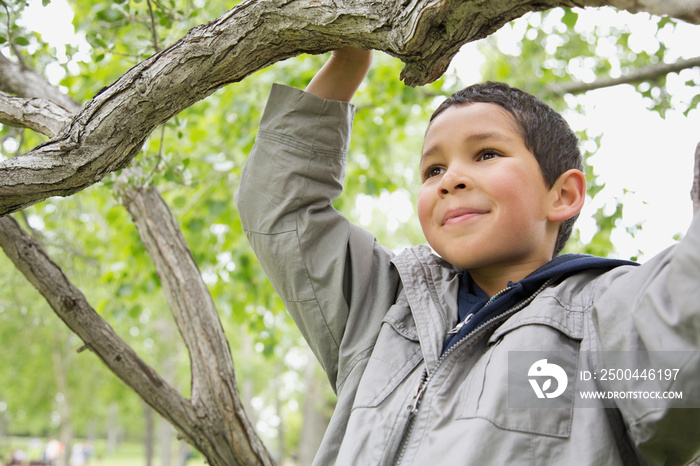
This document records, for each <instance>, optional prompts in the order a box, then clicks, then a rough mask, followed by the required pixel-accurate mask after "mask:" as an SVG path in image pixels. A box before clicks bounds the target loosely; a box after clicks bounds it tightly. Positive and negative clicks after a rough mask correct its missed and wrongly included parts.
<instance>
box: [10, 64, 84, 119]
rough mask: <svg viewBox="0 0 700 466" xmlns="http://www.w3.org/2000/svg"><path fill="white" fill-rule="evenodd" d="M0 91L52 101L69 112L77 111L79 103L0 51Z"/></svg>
mask: <svg viewBox="0 0 700 466" xmlns="http://www.w3.org/2000/svg"><path fill="white" fill-rule="evenodd" d="M0 91H4V92H6V93H8V94H12V95H16V96H18V97H25V98H27V99H34V98H38V99H43V100H48V101H50V102H53V103H54V104H56V105H58V106H59V107H62V108H63V109H65V110H66V111H68V112H69V113H77V112H78V110H80V104H78V102H76V101H75V100H73V99H72V98H71V97H69V96H67V95H66V94H64V93H63V92H61V91H60V90H58V88H56V87H55V86H52V85H51V84H49V82H48V81H46V79H44V78H43V77H42V76H41V75H39V74H38V73H36V72H35V71H32V70H29V69H27V68H25V67H22V66H21V65H20V64H19V63H14V62H12V61H10V60H8V59H7V58H6V57H5V56H4V55H3V54H1V53H0Z"/></svg>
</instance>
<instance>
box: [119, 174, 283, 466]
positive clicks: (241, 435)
mask: <svg viewBox="0 0 700 466" xmlns="http://www.w3.org/2000/svg"><path fill="white" fill-rule="evenodd" d="M129 177H134V178H136V180H131V181H130V180H129V179H128V178H129ZM139 178H141V179H142V178H143V173H142V172H141V171H140V170H138V172H137V171H136V170H131V169H130V170H125V172H124V173H123V174H122V176H120V180H119V183H118V185H119V187H118V195H119V196H120V197H121V199H122V202H123V204H124V205H125V206H126V208H127V210H128V211H129V213H130V214H131V216H132V218H133V219H134V223H135V224H136V227H137V229H138V231H139V235H140V236H141V240H142V241H143V244H144V246H145V247H146V250H147V251H148V253H149V255H150V256H151V258H152V259H153V262H154V264H155V267H156V272H157V273H158V276H159V277H160V280H161V283H162V285H163V289H164V291H165V295H166V297H167V300H168V304H169V305H170V309H171V310H172V313H173V316H174V317H175V322H176V324H177V327H178V329H179V330H180V334H181V335H182V338H183V340H184V341H185V344H186V346H187V349H188V350H189V355H190V361H191V364H190V365H191V368H192V395H191V401H192V405H193V407H194V409H195V411H196V413H197V416H198V417H199V419H201V420H202V421H201V422H200V426H199V428H200V429H201V430H202V431H203V432H204V433H206V434H207V435H205V436H204V437H203V438H201V439H199V440H200V442H202V443H198V444H197V447H198V448H199V449H200V450H201V451H202V452H203V453H204V454H205V456H206V457H207V458H208V459H209V460H210V461H211V460H212V459H214V458H216V457H217V456H218V458H219V460H218V464H222V465H229V464H237V463H236V461H242V460H243V462H244V464H266V465H271V464H274V460H273V459H272V457H271V456H270V454H269V453H268V451H267V450H266V449H265V447H264V445H263V443H262V441H260V439H259V438H258V436H257V434H256V433H255V429H254V428H253V426H252V425H251V423H250V422H249V420H248V418H247V416H246V414H245V411H244V409H243V406H242V404H241V402H240V399H239V397H238V388H237V386H236V376H235V374H234V370H233V359H232V358H231V352H230V349H229V345H228V340H227V339H226V335H225V334H224V329H223V327H222V326H221V321H220V320H219V314H218V313H217V311H216V307H215V306H214V301H213V299H212V297H211V295H210V294H209V290H208V289H207V287H206V284H205V283H204V281H203V280H202V277H201V274H200V272H199V269H198V268H197V264H196V263H195V261H194V257H193V256H192V253H191V251H190V249H189V247H188V246H187V243H186V241H185V238H184V237H183V236H182V232H181V231H180V227H179V226H178V223H177V221H176V220H175V218H174V217H173V215H172V213H171V212H170V209H169V208H168V206H167V204H166V203H165V200H164V199H163V198H162V197H161V195H160V194H159V193H158V191H157V190H156V189H155V188H153V187H150V188H136V187H134V186H135V185H137V184H140V179H139ZM135 181H136V182H135ZM222 437H223V438H229V439H231V441H230V442H228V445H230V446H233V448H234V450H231V451H228V452H224V451H223V448H222V445H221V444H219V443H216V439H220V438H222ZM227 453H228V456H227V455H226V454H227Z"/></svg>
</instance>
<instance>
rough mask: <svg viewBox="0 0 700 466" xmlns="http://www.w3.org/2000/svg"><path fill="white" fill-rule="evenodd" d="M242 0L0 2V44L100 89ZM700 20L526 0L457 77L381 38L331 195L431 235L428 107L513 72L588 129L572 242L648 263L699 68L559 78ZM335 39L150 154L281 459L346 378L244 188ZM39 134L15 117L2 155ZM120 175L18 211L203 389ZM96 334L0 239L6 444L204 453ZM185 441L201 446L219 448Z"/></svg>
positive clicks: (69, 84) (690, 44) (633, 61)
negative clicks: (277, 114) (252, 160)
mask: <svg viewBox="0 0 700 466" xmlns="http://www.w3.org/2000/svg"><path fill="white" fill-rule="evenodd" d="M221 3H224V2H221ZM226 3H227V4H226V5H222V4H220V3H219V2H208V3H205V2H204V1H196V0H168V1H158V0H153V1H152V2H151V1H148V0H141V1H136V0H131V1H126V0H123V1H114V2H106V1H90V0H69V1H66V0H51V1H47V0H44V1H43V2H42V1H41V0H33V1H29V2H26V1H22V0H20V1H18V2H14V3H13V4H9V3H8V2H4V1H3V2H0V40H1V41H2V43H1V44H0V53H2V54H3V55H4V56H5V57H7V58H9V59H11V60H18V58H17V57H18V56H19V57H21V59H22V60H23V61H24V62H26V64H27V66H30V67H31V68H33V69H35V70H37V71H39V72H41V73H42V74H43V75H44V76H45V77H46V78H47V79H48V80H49V81H50V82H51V83H52V84H54V85H56V86H59V87H60V88H61V89H62V90H64V92H66V93H67V94H69V95H71V96H72V97H74V98H75V99H76V100H77V101H78V102H80V103H84V102H87V101H88V100H89V99H90V98H91V97H92V96H94V95H95V94H96V93H98V92H99V90H100V89H101V88H102V87H104V86H106V85H109V84H111V83H112V82H113V81H114V80H116V79H117V78H118V77H119V76H121V75H122V74H123V73H124V72H126V71H127V70H128V69H129V68H131V67H132V66H134V65H136V64H137V63H139V62H140V61H141V60H143V59H145V58H146V57H148V56H149V55H151V54H152V53H153V52H154V50H155V49H156V48H157V47H163V46H167V44H169V43H170V42H172V41H174V40H176V39H178V38H179V37H181V36H182V35H183V34H184V33H185V32H186V31H187V30H188V29H190V28H191V27H194V26H196V25H197V24H200V23H203V22H207V21H210V20H213V19H215V18H216V17H218V16H220V15H221V14H223V13H224V12H225V11H226V9H227V8H230V7H232V6H233V4H235V2H226ZM149 7H151V8H152V9H153V15H154V16H153V18H151V15H150V11H149ZM152 19H153V20H152ZM699 33H700V27H699V26H694V25H689V24H687V23H683V22H682V21H674V20H670V19H668V18H659V17H654V16H650V15H648V14H643V13H642V14H636V15H632V14H629V13H621V12H617V11H615V10H612V9H609V8H604V9H599V10H585V11H584V10H563V9H556V10H551V11H548V12H544V13H531V14H527V15H526V16H525V17H523V18H521V19H519V20H517V21H514V22H513V23H510V24H508V25H506V26H504V27H503V28H502V29H501V30H500V31H499V32H497V33H496V34H494V35H492V36H490V37H488V38H486V39H483V40H481V41H478V42H476V43H472V44H468V45H466V46H465V47H464V48H463V50H462V52H461V53H460V54H459V55H458V56H457V57H456V58H455V59H454V61H453V65H452V67H451V68H450V70H449V71H448V72H447V74H445V76H443V77H442V78H441V79H439V80H438V81H436V82H435V83H433V84H430V85H427V86H424V87H420V88H415V89H414V88H408V87H406V86H404V85H403V84H402V83H400V82H399V80H398V75H399V72H400V69H401V67H402V64H401V63H400V62H399V61H398V60H396V59H394V58H391V57H389V56H387V55H384V54H376V55H375V64H374V66H373V69H372V70H371V72H370V75H369V77H368V79H367V80H366V81H365V83H364V84H363V86H362V88H361V90H360V92H359V94H358V96H357V97H356V99H355V101H354V103H355V104H356V105H357V106H358V113H357V118H356V123H355V130H354V134H353V143H352V147H351V154H350V157H349V159H350V165H349V167H348V170H347V179H346V192H345V193H344V194H343V196H342V197H341V198H340V199H338V201H337V202H336V204H335V206H336V207H337V208H338V209H340V210H341V211H343V212H344V213H345V214H347V215H348V216H349V217H350V218H351V219H352V220H354V221H356V222H358V223H360V224H361V225H363V226H365V227H366V228H368V229H369V230H371V231H372V232H373V233H374V234H375V235H376V236H377V237H378V239H379V240H380V242H382V243H383V244H385V245H386V246H388V247H390V248H392V249H394V250H397V251H398V250H400V249H401V248H403V247H405V246H407V245H409V244H417V243H421V242H423V239H422V235H421V232H420V228H419V226H418V222H417V218H416V215H415V213H414V209H413V205H414V201H415V195H416V192H417V187H418V182H419V181H418V178H419V177H418V157H419V154H420V146H421V140H422V135H423V133H424V131H425V125H426V121H427V119H428V117H429V115H430V113H431V112H432V110H433V109H434V108H435V107H436V106H437V105H438V104H439V102H440V101H441V100H442V99H443V98H444V96H446V95H449V94H450V93H451V92H454V91H455V90H458V89H460V88H461V87H463V86H465V85H468V84H471V83H474V82H478V81H482V80H501V81H506V82H508V83H510V84H512V85H516V86H519V87H521V88H523V89H525V90H527V91H530V92H532V93H535V94H537V95H540V96H541V97H543V98H544V99H545V100H546V101H547V102H548V103H550V104H551V105H553V106H554V107H555V108H557V109H558V110H560V111H562V112H563V114H564V115H565V117H566V118H567V120H568V121H569V122H570V124H571V125H572V127H573V128H574V129H575V130H576V131H577V132H578V134H579V135H580V137H581V139H582V147H583V149H584V150H585V152H586V158H587V163H588V166H589V169H588V171H587V178H588V181H589V183H590V188H589V193H590V194H591V196H592V198H591V199H589V200H588V202H587V207H586V210H585V211H584V212H583V214H582V215H581V218H580V220H579V222H578V227H579V229H578V230H577V232H576V233H575V235H574V238H573V240H572V241H571V243H570V245H569V249H568V250H569V251H571V252H589V253H593V254H597V255H603V256H609V257H622V258H632V259H638V260H640V261H644V260H645V259H646V258H648V257H649V256H651V255H653V254H655V253H657V252H659V251H660V250H661V249H663V248H665V247H668V246H669V245H670V244H672V243H673V242H674V241H675V240H677V239H679V238H680V237H682V235H683V233H684V232H685V230H686V228H687V226H688V225H689V223H690V219H691V217H692V205H691V202H690V196H689V191H690V186H691V182H692V164H693V154H694V151H695V146H696V144H697V143H698V142H700V124H699V122H700V115H699V113H698V110H697V105H698V100H699V98H698V94H699V93H698V89H699V86H700V72H699V70H698V67H695V68H689V69H686V70H683V71H680V72H678V73H672V74H669V75H661V76H659V77H657V78H656V79H654V80H651V81H643V82H639V83H635V84H632V85H629V84H625V85H618V86H614V87H605V88H601V89H597V90H592V91H588V92H585V93H568V94H564V95H560V94H558V93H557V86H562V85H565V84H567V83H570V82H577V83H595V82H597V81H598V80H599V79H601V78H603V77H613V78H615V77H618V76H624V75H626V74H629V73H631V72H632V71H633V70H635V69H640V68H645V67H654V66H655V65H658V64H661V63H672V62H674V61H677V60H679V59H683V58H693V57H694V54H696V53H697V47H695V44H697V38H698V37H700V34H699ZM154 37H155V38H156V39H154ZM154 40H155V42H154ZM325 58H326V57H325V56H300V57H295V58H292V59H289V60H286V61H284V62H280V63H278V64H276V65H274V66H272V67H269V68H268V69H266V70H263V71H260V72H258V73H255V74H254V75H252V76H250V77H248V78H247V79H245V80H244V81H243V82H241V83H235V84H232V85H230V86H227V87H226V88H224V89H221V90H219V91H217V92H215V93H214V94H213V95H212V96H211V97H209V98H207V99H206V100H204V101H201V102H199V103H197V104H195V105H193V106H192V107H190V108H188V109H187V110H185V111H183V112H182V113H180V114H179V115H177V116H176V117H174V118H172V119H171V120H170V121H168V122H167V123H166V124H165V125H164V126H162V127H161V128H159V129H158V130H156V131H155V132H154V133H153V134H152V135H151V137H150V138H149V140H148V141H147V143H146V144H145V145H144V147H143V150H142V152H141V153H140V154H139V156H137V158H136V159H135V164H137V165H139V166H141V167H142V168H143V170H144V171H145V172H146V173H148V174H149V176H151V177H152V182H153V183H154V184H155V185H157V186H158V187H159V189H160V190H161V193H162V195H163V196H164V198H165V199H166V200H167V202H168V204H169V205H170V207H171V209H172V210H173V212H174V214H175V216H176V218H177V219H178V220H179V222H180V224H181V228H182V230H183V233H184V235H185V238H186V239H187V241H188V243H189V244H190V247H191V248H192V251H193V254H194V257H195V259H196V260H197V263H198V265H199V267H200V270H201V272H202V275H203V277H204V280H205V282H206V283H207V285H208V287H209V289H210V291H211V293H212V296H213V297H214V300H215V303H216V305H217V308H218V310H219V314H220V316H221V319H222V323H223V325H224V328H225V331H226V334H227V336H228V337H229V342H230V345H231V351H232V354H233V359H234V362H235V364H236V374H237V378H238V384H239V388H240V391H241V396H242V399H243V400H244V403H245V405H246V406H247V411H248V414H249V416H251V418H252V419H253V421H254V425H255V427H256V429H257V431H258V433H259V434H260V435H261V437H262V438H263V440H264V441H265V443H266V445H267V446H268V448H269V449H270V450H271V451H272V452H273V455H274V456H275V457H276V458H277V459H278V460H279V461H280V463H283V464H308V459H309V458H310V455H313V451H314V450H315V446H316V445H317V444H318V441H319V438H320V435H322V432H323V428H324V426H325V422H327V419H328V416H329V415H330V413H331V411H332V409H333V404H334V397H333V394H332V392H331V391H330V389H329V388H328V385H327V383H326V382H325V378H324V375H323V374H322V373H321V372H320V370H319V368H318V366H317V364H316V362H315V360H314V359H313V356H312V355H311V354H310V352H309V351H308V350H307V349H306V347H305V346H304V343H303V342H302V341H301V338H300V336H299V333H298V331H297V330H296V329H295V327H294V325H293V323H292V322H291V320H290V319H289V317H288V316H287V315H286V314H285V312H284V309H283V306H282V304H281V302H280V301H279V299H278V298H277V297H276V296H275V294H274V292H273V290H272V288H271V287H270V285H269V283H268V282H267V279H266V277H265V276H264V274H263V273H262V271H261V270H260V268H259V266H258V265H257V262H256V259H255V257H254V256H253V255H252V253H251V251H250V248H249V247H248V245H247V241H246V239H245V236H244V235H243V234H242V231H241V227H240V224H239V221H238V217H237V213H236V211H235V208H234V206H233V203H232V193H233V191H234V189H235V188H236V186H237V184H238V180H239V178H240V170H241V168H242V166H243V163H244V162H245V159H246V156H247V154H248V152H249V151H250V148H251V147H252V144H253V141H254V138H255V133H256V128H257V124H258V121H259V118H260V114H261V112H262V109H263V106H264V102H265V99H266V96H267V93H268V92H269V89H270V86H271V84H272V83H273V82H281V83H285V84H289V85H292V86H297V87H302V88H303V87H304V86H305V85H306V83H307V82H308V81H309V80H310V79H311V77H312V76H313V74H314V72H315V71H316V70H317V69H318V68H319V67H320V66H321V64H322V63H323V62H324V60H325ZM44 139H45V138H43V137H42V136H40V135H37V134H36V133H33V132H31V131H29V130H26V129H19V128H14V127H9V126H3V127H2V128H1V129H0V160H1V159H2V158H11V157H13V156H15V155H17V154H21V153H24V152H26V151H28V150H29V149H31V148H32V147H34V146H36V145H37V144H38V143H40V142H41V141H43V140H44ZM115 178H116V175H114V176H108V177H106V178H105V179H104V180H103V181H102V182H101V183H99V184H97V185H95V186H93V187H91V188H88V189H86V190H84V191H82V192H80V193H79V194H76V195H74V196H71V197H69V198H51V199H49V200H47V201H44V202H42V203H40V204H37V205H35V206H33V207H30V208H27V209H25V210H24V211H23V212H21V213H19V214H17V215H16V217H17V218H18V219H19V220H20V222H21V223H22V224H23V225H25V226H26V227H27V228H28V229H29V230H30V231H31V232H32V234H33V235H34V236H35V237H36V238H38V239H39V240H40V241H41V243H42V244H43V245H44V247H45V248H46V249H47V250H48V251H49V252H50V253H51V255H52V257H53V258H54V260H56V261H57V262H58V263H59V264H60V265H61V267H62V268H63V269H64V270H65V271H66V273H67V274H68V275H69V276H70V277H71V279H72V280H73V281H74V283H76V284H77V285H78V286H79V287H80V288H81V289H82V290H83V292H84V293H85V294H86V295H87V297H88V299H89V301H90V302H91V303H92V305H93V306H94V307H95V309H96V310H97V311H98V312H99V313H100V314H101V315H102V316H103V317H104V318H105V319H106V320H107V321H108V322H109V323H110V324H111V325H112V326H113V327H114V328H115V330H116V331H117V332H118V333H119V334H120V335H121V336H122V337H123V338H124V339H125V340H126V341H127V342H128V343H129V344H130V345H131V347H132V348H134V349H135V350H136V351H137V352H138V353H139V355H141V357H142V358H143V359H144V360H146V361H147V362H148V363H149V364H150V365H151V366H153V367H154V368H156V369H157V370H158V371H159V372H160V373H161V374H162V375H163V376H164V377H165V378H166V379H167V380H168V381H169V382H170V383H171V384H172V385H173V386H175V387H177V388H178V389H179V390H180V391H181V392H182V393H183V394H184V395H185V396H187V394H188V390H189V387H190V380H189V359H188V356H187V352H186V350H185V348H184V345H183V344H182V342H181V341H180V339H179V336H178V333H177V329H176V327H175V326H174V323H173V321H172V317H171V315H170V313H169V310H168V306H167V303H166V302H165V299H164V296H163V293H162V290H161V285H160V281H159V279H158V277H157V275H156V274H155V271H154V268H153V265H152V263H151V261H150V259H149V258H148V256H147V254H146V253H145V250H144V248H143V245H142V244H141V241H140V239H139V236H138V233H137V232H136V230H135V228H134V226H133V224H132V223H131V221H130V220H129V215H128V213H127V212H126V210H125V209H124V208H123V207H122V206H121V205H120V204H119V202H118V201H117V200H115V198H114V196H113V193H112V185H113V184H114V181H115ZM593 196H594V198H593ZM81 344H82V342H81V341H80V340H79V339H78V338H77V337H76V336H75V335H73V334H72V333H71V332H70V331H69V330H68V329H67V328H66V327H65V326H64V324H63V323H62V322H61V321H60V320H59V319H58V318H57V317H56V316H55V315H54V313H53V311H52V310H51V308H50V307H49V306H48V305H47V304H46V302H45V301H44V299H43V298H42V297H41V296H40V295H39V294H38V293H37V292H36V291H35V290H34V288H33V287H31V285H29V284H28V283H27V281H26V280H25V279H24V277H23V276H21V274H20V273H18V272H17V271H15V270H14V266H13V265H12V263H11V262H10V261H9V260H8V259H7V258H6V257H5V256H4V255H0V351H1V354H2V359H0V380H2V381H3V383H2V384H0V462H1V460H9V457H10V454H11V452H12V451H13V450H16V449H23V450H25V451H28V450H29V441H30V439H32V438H39V439H41V442H43V445H46V443H47V442H48V441H49V439H51V438H57V439H61V440H62V441H63V442H64V443H65V444H66V445H67V446H68V447H70V446H71V445H75V444H77V443H81V444H83V445H88V444H89V445H91V446H92V448H93V449H94V454H93V456H92V457H91V460H90V464H102V465H106V466H112V465H114V466H116V465H125V466H130V465H141V464H163V465H167V464H173V465H174V464H182V458H185V457H186V456H187V454H188V452H189V450H188V449H187V447H186V446H184V445H182V444H181V443H182V442H179V441H178V440H177V438H176V435H175V431H174V430H173V429H172V428H171V427H170V426H169V425H168V424H167V423H166V422H164V421H162V420H161V419H160V418H159V417H158V415H157V414H155V413H154V412H153V411H152V410H151V409H150V408H149V407H147V406H146V405H145V404H144V403H142V402H141V401H140V399H139V398H138V397H137V396H136V395H135V394H134V393H133V392H131V391H130V390H129V389H128V388H126V387H125V386H124V385H123V384H122V383H121V382H120V381H118V380H117V379H116V377H114V376H113V375H112V374H111V373H110V372H109V370H107V369H106V368H105V367H104V366H103V365H102V363H101V362H100V361H99V360H98V359H97V358H96V357H94V355H92V354H91V353H90V352H89V351H85V352H80V353H78V352H77V350H78V349H79V348H80V347H81ZM190 453H191V456H192V457H191V458H190V460H189V461H188V463H187V464H189V465H199V464H203V460H202V457H201V455H198V454H197V453H196V452H190Z"/></svg>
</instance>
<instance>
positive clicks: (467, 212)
mask: <svg viewBox="0 0 700 466" xmlns="http://www.w3.org/2000/svg"><path fill="white" fill-rule="evenodd" d="M485 213H486V211H485V210H480V209H473V208H470V207H460V208H457V209H450V210H448V211H447V212H445V215H444V216H443V217H442V224H443V225H453V224H455V223H461V222H464V221H467V220H469V219H471V218H474V217H477V216H479V215H483V214H485Z"/></svg>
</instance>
